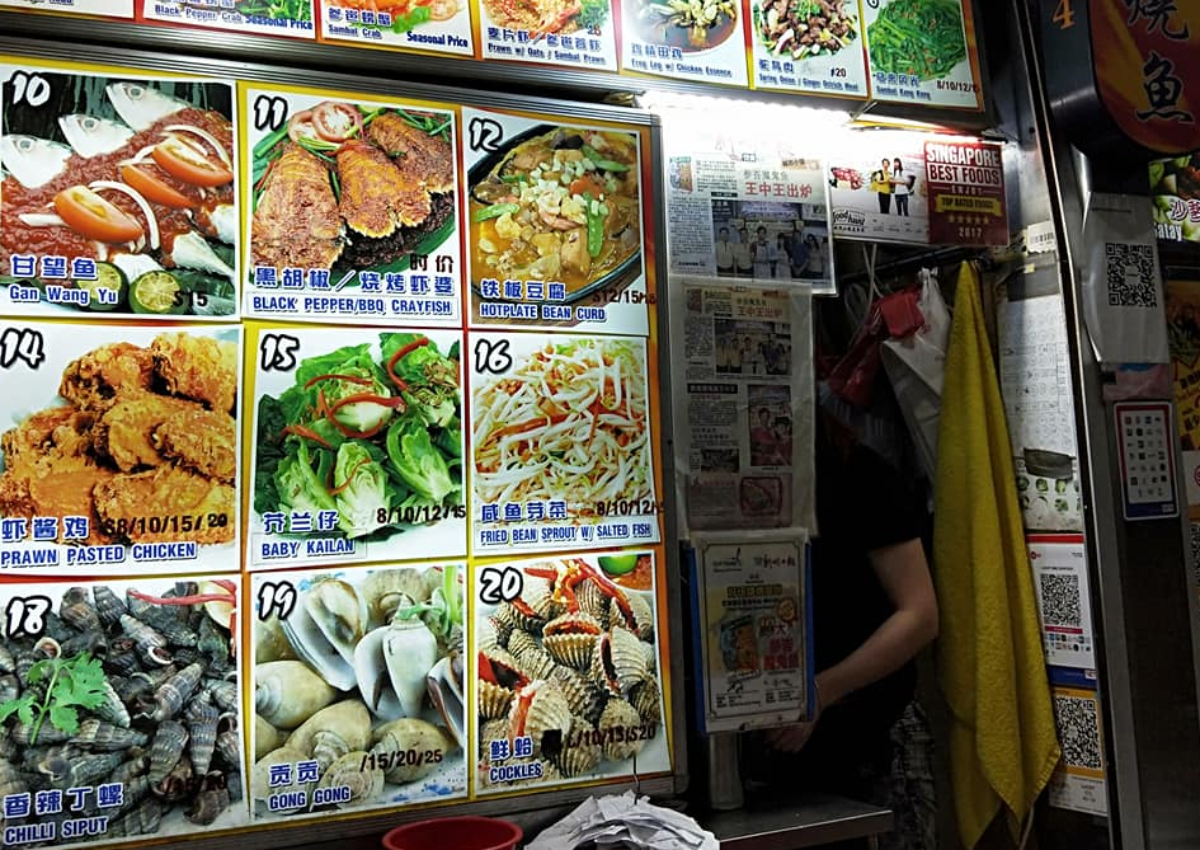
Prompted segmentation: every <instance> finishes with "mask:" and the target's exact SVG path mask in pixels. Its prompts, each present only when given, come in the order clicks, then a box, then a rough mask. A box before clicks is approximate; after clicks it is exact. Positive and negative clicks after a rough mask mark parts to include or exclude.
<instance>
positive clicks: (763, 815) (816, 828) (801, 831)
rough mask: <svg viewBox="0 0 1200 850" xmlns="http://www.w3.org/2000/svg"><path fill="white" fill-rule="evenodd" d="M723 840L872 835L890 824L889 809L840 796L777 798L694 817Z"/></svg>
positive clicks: (745, 842) (763, 847)
mask: <svg viewBox="0 0 1200 850" xmlns="http://www.w3.org/2000/svg"><path fill="white" fill-rule="evenodd" d="M698 820H699V821H700V823H702V824H703V825H704V826H705V827H706V828H707V829H709V830H711V831H712V833H713V834H714V835H716V836H717V838H719V839H720V840H721V850H800V848H803V847H821V846H824V845H826V844H833V843H835V842H838V841H852V840H854V839H863V838H873V837H876V836H878V835H881V834H882V833H885V832H887V831H888V830H890V829H891V828H892V813H891V811H889V810H888V809H880V808H876V807H875V806H871V805H868V804H866V803H858V802H855V801H853V800H845V799H842V798H840V797H812V798H808V799H805V800H802V801H800V802H798V803H792V804H786V803H783V802H781V801H778V800H772V801H769V802H767V803H763V804H759V805H756V806H754V807H752V808H748V809H743V810H739V811H736V812H720V813H713V814H709V815H706V816H700V817H699V818H698Z"/></svg>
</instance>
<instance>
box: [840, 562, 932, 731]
mask: <svg viewBox="0 0 1200 850" xmlns="http://www.w3.org/2000/svg"><path fill="white" fill-rule="evenodd" d="M869 557H870V559H871V566H872V568H873V569H874V570H875V575H876V576H878V577H879V583H880V584H881V585H883V589H884V592H885V593H887V596H888V599H890V600H891V602H892V605H894V606H895V609H896V610H895V612H894V613H893V614H892V615H891V616H890V617H888V618H887V619H886V620H884V621H883V623H882V624H881V625H880V626H879V628H878V629H876V630H875V632H874V633H873V634H872V635H871V636H870V637H869V638H867V639H866V641H864V642H863V644H862V646H860V647H859V648H858V649H856V650H854V652H852V653H850V654H849V655H847V656H846V657H845V658H844V659H842V660H841V661H840V662H838V663H837V664H835V665H833V666H832V667H830V668H829V669H828V670H823V671H822V672H820V673H819V674H817V693H818V694H819V695H820V696H819V700H820V704H821V707H822V708H828V707H829V706H832V705H836V704H837V703H839V702H841V701H842V700H843V699H845V698H846V697H847V696H849V695H850V694H852V693H854V692H855V691H857V690H861V689H862V688H865V687H866V686H867V685H870V684H873V683H875V682H878V681H879V680H880V679H883V678H885V677H886V676H889V675H891V674H892V673H895V672H896V671H897V670H899V669H900V668H901V667H903V666H904V665H905V664H907V663H908V662H909V661H911V660H912V659H913V658H915V657H916V656H917V653H919V652H920V651H921V650H922V649H924V648H925V647H926V646H928V645H929V644H930V643H932V642H933V639H934V638H936V637H937V633H938V604H937V595H936V594H935V593H934V590H933V579H932V577H931V576H930V575H929V565H928V563H926V561H925V550H924V549H923V548H922V546H921V541H920V540H908V541H906V542H904V543H897V544H896V545H894V546H886V547H884V548H882V549H874V550H872V551H871V552H870V553H869Z"/></svg>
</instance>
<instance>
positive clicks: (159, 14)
mask: <svg viewBox="0 0 1200 850" xmlns="http://www.w3.org/2000/svg"><path fill="white" fill-rule="evenodd" d="M313 2H314V0H282V2H275V1H274V0H137V3H138V20H142V21H150V22H160V21H161V22H164V23H172V24H182V25H184V26H189V27H204V28H205V29H215V30H225V31H227V32H244V33H255V34H257V35H275V36H286V37H289V38H307V39H313V38H316V35H317V28H316V26H315V25H314V23H313Z"/></svg>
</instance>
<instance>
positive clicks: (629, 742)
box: [471, 550, 670, 795]
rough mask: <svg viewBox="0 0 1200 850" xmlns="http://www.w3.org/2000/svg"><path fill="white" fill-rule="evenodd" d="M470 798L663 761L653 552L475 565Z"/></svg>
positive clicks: (666, 762) (627, 771)
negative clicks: (473, 757)
mask: <svg viewBox="0 0 1200 850" xmlns="http://www.w3.org/2000/svg"><path fill="white" fill-rule="evenodd" d="M474 581H475V588H476V596H477V598H476V603H475V619H474V628H473V629H472V638H473V640H474V642H475V657H477V659H478V663H477V664H475V665H473V666H472V668H471V669H473V670H474V671H475V681H474V683H473V684H474V687H473V693H474V694H475V707H476V710H477V711H478V716H477V718H476V720H475V723H474V730H475V739H476V745H475V752H476V754H477V759H476V764H475V771H476V773H475V789H476V793H478V794H480V795H484V794H490V793H498V792H501V791H512V790H520V789H526V788H535V787H536V788H539V789H541V788H545V787H547V786H563V785H569V784H576V783H581V782H588V781H596V780H612V779H624V778H628V777H631V776H634V775H637V774H641V775H645V774H648V773H661V772H665V771H668V770H670V755H669V748H668V736H667V731H666V725H665V716H664V713H663V706H664V705H665V704H666V699H665V694H664V692H663V688H662V685H661V683H660V680H661V677H660V676H659V673H658V671H659V670H660V669H662V663H663V652H662V650H663V645H662V640H661V638H660V633H661V627H660V625H661V619H660V611H661V609H660V607H659V605H660V602H661V600H662V599H665V596H663V595H662V594H661V589H662V588H661V581H662V552H661V551H659V550H646V551H641V550H626V551H623V552H612V553H604V554H600V553H596V554H581V555H579V556H576V557H569V558H549V559H539V560H537V561H516V562H495V563H489V564H487V565H483V566H476V568H475V580H474Z"/></svg>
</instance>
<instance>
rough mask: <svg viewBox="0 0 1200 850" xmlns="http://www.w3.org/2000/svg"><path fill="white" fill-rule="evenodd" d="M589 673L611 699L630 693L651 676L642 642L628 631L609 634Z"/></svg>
mask: <svg viewBox="0 0 1200 850" xmlns="http://www.w3.org/2000/svg"><path fill="white" fill-rule="evenodd" d="M589 674H590V675H591V677H592V681H593V682H595V683H596V684H597V685H599V686H600V687H601V688H602V689H603V690H604V691H605V692H607V693H608V694H610V695H611V696H615V697H619V696H624V695H625V694H627V693H629V691H630V690H632V689H633V686H634V685H636V684H638V683H639V682H641V681H642V680H643V679H645V678H647V677H648V676H649V675H650V671H649V668H648V666H647V664H646V654H645V652H644V651H643V650H642V643H641V641H639V640H638V639H637V637H636V636H634V634H633V632H631V631H629V630H627V629H622V628H615V629H613V630H612V631H610V632H605V633H604V634H603V635H601V636H600V638H599V639H598V640H597V641H596V646H595V649H594V651H593V652H592V662H591V665H590V667H589Z"/></svg>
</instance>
